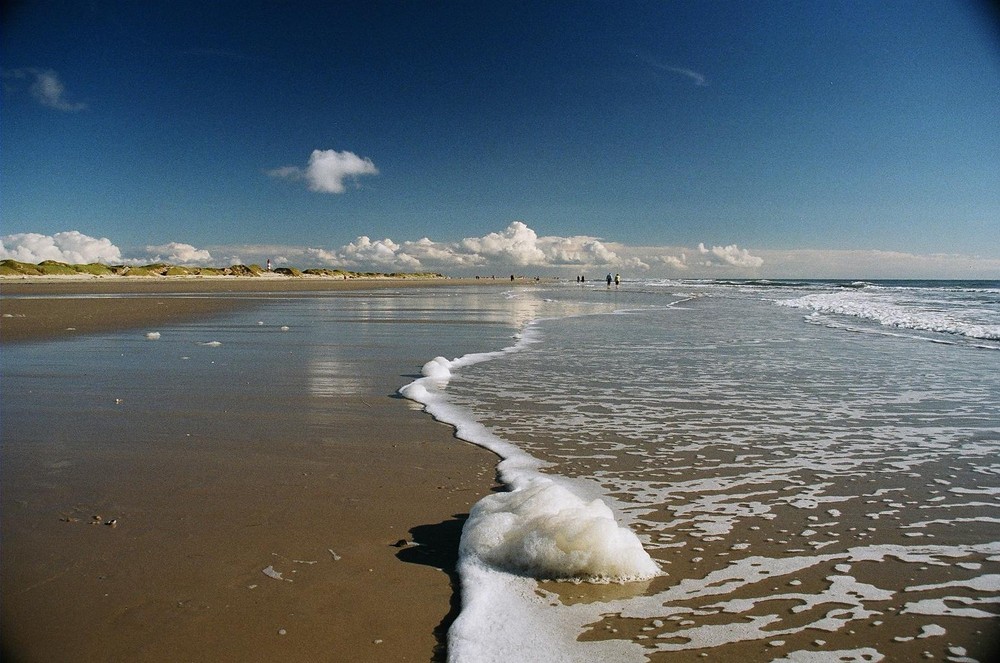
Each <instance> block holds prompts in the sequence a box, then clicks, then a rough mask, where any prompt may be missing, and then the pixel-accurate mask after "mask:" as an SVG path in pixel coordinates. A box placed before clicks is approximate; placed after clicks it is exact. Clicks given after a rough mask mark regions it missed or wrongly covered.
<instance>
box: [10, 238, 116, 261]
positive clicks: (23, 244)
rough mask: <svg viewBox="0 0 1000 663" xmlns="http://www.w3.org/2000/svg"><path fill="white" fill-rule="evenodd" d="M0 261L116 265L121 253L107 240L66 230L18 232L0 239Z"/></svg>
mask: <svg viewBox="0 0 1000 663" xmlns="http://www.w3.org/2000/svg"><path fill="white" fill-rule="evenodd" d="M0 259H3V260H7V259H11V260H17V261H20V262H31V263H39V262H42V261H44V260H55V261H57V262H65V263H69V264H88V263H93V262H103V263H106V264H119V263H121V262H122V254H121V251H120V250H119V248H118V247H117V246H115V245H114V244H112V243H111V240H109V239H107V238H104V237H102V238H100V239H97V238H95V237H90V236H88V235H84V234H83V233H81V232H78V231H76V230H69V231H66V232H59V233H56V234H54V235H41V234H39V233H18V234H15V235H5V236H3V237H0Z"/></svg>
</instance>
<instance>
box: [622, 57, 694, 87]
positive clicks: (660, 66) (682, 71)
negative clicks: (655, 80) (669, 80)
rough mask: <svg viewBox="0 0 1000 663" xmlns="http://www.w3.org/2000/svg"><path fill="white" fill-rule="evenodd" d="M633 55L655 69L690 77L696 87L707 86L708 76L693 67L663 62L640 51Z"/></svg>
mask: <svg viewBox="0 0 1000 663" xmlns="http://www.w3.org/2000/svg"><path fill="white" fill-rule="evenodd" d="M634 55H635V57H636V58H638V59H639V60H640V61H642V62H644V63H645V64H647V65H649V66H650V67H652V68H653V69H656V70H657V71H665V72H667V73H670V74H677V75H679V76H684V77H685V78H688V79H690V80H691V81H692V82H693V83H694V84H695V85H696V86H698V87H707V86H708V78H707V77H706V76H705V75H704V74H701V73H699V72H697V71H695V70H693V69H688V68H687V67H677V66H674V65H670V64H664V63H662V62H658V61H657V60H655V59H653V58H651V57H649V56H648V55H643V54H641V53H635V54H634Z"/></svg>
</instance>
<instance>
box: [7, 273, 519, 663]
mask: <svg viewBox="0 0 1000 663" xmlns="http://www.w3.org/2000/svg"><path fill="white" fill-rule="evenodd" d="M154 283H155V285H154ZM243 283H244V282H242V281H241V282H239V285H237V286H235V287H238V288H244V287H246V288H247V289H246V290H243V291H242V292H246V293H250V292H255V291H256V292H261V291H264V292H268V291H269V292H275V293H280V292H282V287H283V286H284V287H287V284H288V283H293V284H294V285H293V286H292V287H293V288H295V287H302V285H301V283H296V282H294V281H280V282H278V281H276V282H274V283H273V284H271V283H268V284H266V286H267V287H266V288H264V289H263V290H262V288H261V283H260V282H253V283H248V284H247V285H246V286H244V285H243ZM443 283H446V284H449V285H454V284H455V282H454V281H443ZM404 284H405V285H404ZM421 285H427V284H426V283H424V284H417V283H409V282H402V281H400V282H388V281H386V282H378V283H374V284H373V283H365V284H364V285H361V284H360V283H358V282H347V283H346V284H343V283H342V284H336V283H332V282H327V283H319V282H312V283H309V288H307V289H318V290H322V289H323V288H332V287H339V288H358V287H414V286H416V287H420V286H421ZM508 285H509V283H508ZM157 288H165V290H164V291H157V290H156V289H157ZM232 288H234V282H233V281H221V282H218V281H209V280H204V281H201V282H194V281H185V282H180V281H178V282H176V283H169V282H166V281H158V282H153V283H139V284H136V283H131V282H129V283H111V284H106V283H100V284H95V283H93V282H91V283H76V282H74V283H53V284H38V283H32V284H18V285H17V286H16V287H14V286H13V285H12V284H9V283H6V282H5V283H3V284H2V285H0V291H2V293H3V294H4V295H14V294H25V292H27V293H28V294H31V295H34V296H42V298H40V299H16V298H8V297H4V298H0V312H2V313H4V314H7V313H10V314H11V315H23V316H24V317H23V318H20V317H9V318H2V329H3V340H4V342H5V343H9V342H12V341H14V340H24V341H28V340H40V339H44V338H51V337H59V336H61V335H63V334H64V333H85V332H89V331H99V330H108V329H119V328H127V327H133V328H135V327H143V326H147V325H150V326H151V325H153V324H154V323H156V322H158V321H175V320H182V319H195V318H197V317H199V316H206V315H212V314H215V313H223V312H226V311H228V310H231V308H232V307H234V306H255V305H259V304H260V301H259V299H257V298H256V297H254V298H249V297H248V298H246V299H242V298H239V297H235V298H233V297H227V298H211V297H191V296H167V295H169V294H170V293H178V292H183V293H199V294H202V295H204V294H211V293H212V292H213V291H217V292H231V291H232V290H231V289H232ZM113 292H114V293H122V292H123V293H127V294H129V295H130V296H129V297H128V298H99V299H92V298H88V299H52V298H48V296H50V295H58V294H81V295H82V294H88V293H89V294H93V293H96V294H111V293H113ZM67 327H74V328H75V331H72V332H67V331H66V328H67ZM398 386H399V385H398V384H391V385H390V384H386V385H385V390H384V392H385V393H386V394H389V393H392V392H393V391H394V390H395V389H396V388H398ZM127 398H128V397H127V396H126V400H125V401H124V402H123V403H120V404H118V406H119V409H118V410H115V413H116V414H115V416H116V418H115V419H114V421H115V422H116V423H115V424H114V425H113V426H112V427H111V428H110V429H107V427H106V426H105V427H104V428H103V430H104V431H105V432H104V433H103V434H104V435H106V436H107V437H106V439H101V438H100V437H99V436H97V435H94V434H93V433H91V432H89V431H92V430H94V429H96V428H97V427H96V426H88V425H86V424H87V421H88V419H89V418H97V417H99V416H100V417H104V419H101V421H102V422H103V421H105V420H106V417H107V416H108V415H107V413H106V412H104V413H98V412H90V411H87V410H85V409H84V410H82V411H73V410H72V409H67V408H65V407H62V406H59V405H52V404H50V403H44V402H40V403H39V406H38V410H37V412H34V413H32V414H31V416H27V417H25V416H20V417H18V420H16V421H11V420H6V421H5V422H4V439H3V448H2V475H3V476H2V488H0V490H2V496H0V497H2V540H3V557H2V568H0V582H2V588H3V604H2V620H3V621H2V638H0V640H2V643H3V645H2V646H3V652H2V653H3V660H4V661H109V660H116V661H124V660H128V661H175V660H203V661H208V660H211V661H271V660H282V661H316V660H333V661H338V660H351V661H386V660H394V661H427V660H432V659H434V658H435V657H441V656H442V654H443V652H442V648H441V643H442V642H443V635H444V629H446V628H447V625H448V623H449V620H450V619H451V618H453V616H454V612H455V611H456V610H457V605H456V604H454V603H453V602H454V601H455V595H454V590H453V582H454V581H455V579H454V578H453V577H452V576H451V574H452V573H453V568H454V562H455V559H454V556H455V554H456V550H457V542H458V537H459V535H460V531H461V524H462V517H463V516H464V514H465V513H467V511H468V509H469V506H470V505H471V504H472V503H474V502H475V501H476V500H478V499H479V497H481V496H482V495H484V494H486V493H487V492H488V491H489V490H490V489H491V488H492V487H493V486H494V465H495V463H496V459H495V457H494V456H492V455H491V454H489V453H487V452H485V451H483V450H482V449H479V448H476V447H473V446H471V445H467V444H464V443H459V442H456V441H455V440H454V438H453V435H452V430H451V428H449V427H447V426H444V425H441V424H438V423H436V422H434V421H432V420H431V419H430V418H429V417H428V416H426V415H424V414H422V413H418V412H415V411H414V410H413V407H412V405H411V404H410V403H409V402H407V401H404V400H401V399H396V398H390V397H386V398H381V399H377V400H373V399H365V398H358V397H345V398H342V399H339V400H338V401H337V403H336V405H335V406H334V407H331V408H330V409H329V410H328V411H325V413H324V420H323V421H322V422H320V423H321V425H317V422H316V421H304V420H303V419H302V418H300V417H299V416H297V412H298V410H297V408H296V406H295V403H294V401H292V402H290V403H282V405H281V407H271V408H268V409H267V411H266V416H259V417H258V416H257V415H259V414H261V412H260V404H261V403H262V402H263V400H262V399H264V398H265V395H264V394H259V393H246V394H241V396H240V398H239V399H229V400H226V406H225V407H224V408H222V407H214V406H213V404H205V405H204V406H203V407H202V408H200V409H196V408H192V409H191V410H190V411H186V412H180V413H178V412H162V413H155V412H154V413H150V412H141V413H138V414H130V412H131V410H130V409H129V407H128V406H129V402H128V400H127ZM108 407H109V408H110V407H114V406H112V405H109V406H108ZM119 412H120V414H117V413H119ZM34 417H38V418H39V419H43V418H44V419H45V420H46V421H47V422H48V423H47V426H46V431H47V435H49V436H51V437H54V438H56V439H55V440H53V439H45V440H40V439H35V438H34V437H33V435H34V433H33V431H34V430H36V425H35V424H36V423H37V422H33V421H31V420H30V419H32V418H34ZM95 420H96V419H95ZM250 422H253V423H250ZM331 430H333V431H336V435H335V436H332V435H329V434H326V435H324V434H323V433H322V432H321V431H331ZM401 431H405V436H403V435H401ZM88 437H89V438H90V439H87V438H88ZM62 439H65V443H60V440H62ZM123 440H125V441H129V442H134V443H133V444H123ZM404 442H405V443H404ZM78 449H86V450H87V452H86V453H80V452H79V451H75V450H78ZM112 520H114V521H115V522H114V524H113V525H109V524H107V523H108V522H109V521H112ZM414 542H416V543H419V544H420V545H413V543H414Z"/></svg>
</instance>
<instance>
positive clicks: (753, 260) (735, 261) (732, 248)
mask: <svg viewBox="0 0 1000 663" xmlns="http://www.w3.org/2000/svg"><path fill="white" fill-rule="evenodd" d="M698 253H700V254H702V255H712V256H715V257H716V258H718V259H719V260H721V261H722V262H723V263H724V264H726V265H732V266H733V267H760V266H761V265H763V264H764V259H763V258H759V257H757V256H753V255H750V252H749V251H747V250H746V249H741V248H740V247H738V246H736V245H735V244H730V245H729V246H713V247H712V248H710V249H707V248H705V245H704V244H698Z"/></svg>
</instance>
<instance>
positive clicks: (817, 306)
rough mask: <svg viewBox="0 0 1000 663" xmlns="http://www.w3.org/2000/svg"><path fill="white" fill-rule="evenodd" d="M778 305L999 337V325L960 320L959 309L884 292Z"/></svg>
mask: <svg viewBox="0 0 1000 663" xmlns="http://www.w3.org/2000/svg"><path fill="white" fill-rule="evenodd" d="M778 304H780V305H782V306H788V307H791V308H802V309H807V310H810V311H813V312H814V313H813V314H814V315H815V314H817V313H818V314H828V315H829V314H833V315H841V316H847V317H851V318H858V319H862V320H870V321H873V322H876V323H878V324H880V325H882V326H885V327H893V328H897V329H912V330H915V331H925V332H938V333H943V334H954V335H957V336H965V337H968V338H974V339H982V340H988V341H997V340H1000V325H996V324H985V323H977V322H972V321H969V320H966V319H962V318H961V317H959V312H958V310H957V309H954V308H952V309H951V310H950V311H949V312H942V311H939V310H931V309H930V308H929V307H927V306H924V307H918V306H914V305H910V306H906V305H901V304H899V303H897V302H895V301H893V300H892V299H891V298H887V297H885V296H884V294H883V293H869V292H867V291H864V292H862V291H856V290H851V291H844V292H835V293H818V294H809V295H805V296H803V297H798V298H796V299H786V300H781V301H779V302H778ZM814 320H815V319H814Z"/></svg>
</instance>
